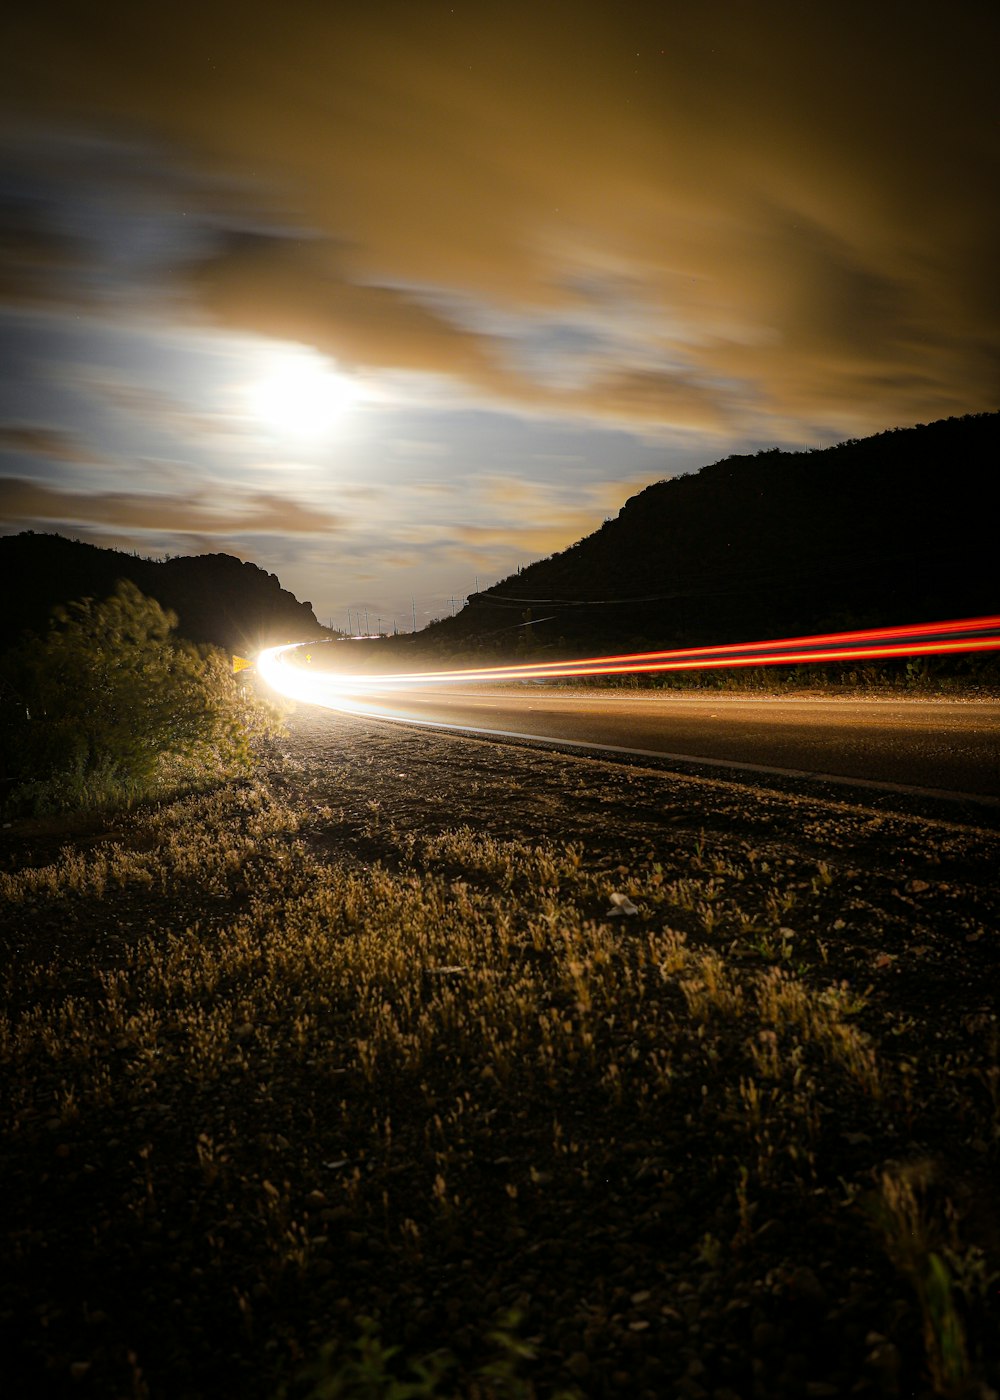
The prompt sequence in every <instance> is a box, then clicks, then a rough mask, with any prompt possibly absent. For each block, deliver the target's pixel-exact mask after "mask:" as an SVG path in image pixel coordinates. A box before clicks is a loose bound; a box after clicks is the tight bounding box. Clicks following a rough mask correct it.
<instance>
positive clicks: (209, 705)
mask: <svg viewBox="0 0 1000 1400" xmlns="http://www.w3.org/2000/svg"><path fill="white" fill-rule="evenodd" d="M176 623H177V619H176V617H175V616H174V614H172V613H170V612H167V611H165V610H164V609H163V608H162V607H161V606H160V604H159V603H157V602H156V601H155V599H152V598H147V597H145V595H144V594H142V593H140V591H139V590H138V588H136V586H135V585H134V584H133V583H130V582H128V581H122V582H120V583H119V584H118V586H117V588H116V590H115V592H114V594H113V595H112V596H111V597H110V598H107V599H105V600H104V601H103V602H95V601H94V600H93V599H90V598H87V599H84V600H83V601H82V602H77V603H70V604H69V605H68V606H67V607H66V608H59V609H57V610H56V611H55V613H54V615H53V619H52V622H51V624H50V626H49V630H48V633H47V634H46V635H45V636H44V637H35V636H29V637H28V638H26V640H25V641H24V642H22V643H21V644H20V645H19V646H18V647H16V648H14V649H12V650H11V651H9V652H7V653H6V654H5V655H4V656H3V657H2V658H0V720H2V725H0V759H2V764H3V797H4V805H5V807H6V808H7V809H8V810H13V811H21V812H25V811H27V812H33V813H43V812H52V811H65V810H69V809H81V808H87V809H89V808H96V807H107V806H121V805H125V806H127V805H131V804H132V803H134V802H136V801H139V800H141V799H143V798H146V797H153V796H159V795H162V794H166V793H168V792H176V791H180V790H183V789H184V788H190V787H202V786H205V785H206V784H208V783H212V782H216V781H219V780H222V779H225V778H228V777H231V776H233V775H235V774H236V773H238V772H240V771H242V770H244V769H245V768H247V767H248V766H249V764H250V763H251V757H252V755H251V745H252V741H253V739H254V737H255V736H257V735H261V734H265V733H268V732H272V731H273V730H274V729H275V728H276V727H277V724H278V712H277V711H276V710H275V709H274V708H273V707H271V706H268V705H266V704H264V703H263V702H261V701H260V700H258V699H256V698H255V697H252V696H251V695H249V694H248V693H247V692H246V691H245V690H244V689H243V688H242V687H241V686H239V685H238V684H237V682H236V681H235V679H234V677H233V675H232V673H231V669H230V664H229V659H228V657H227V656H226V655H225V653H224V652H222V651H219V650H218V649H217V648H214V647H205V646H195V645H194V644H192V643H190V642H186V641H184V640H182V639H181V638H179V637H177V636H176V635H175V634H174V628H175V626H176Z"/></svg>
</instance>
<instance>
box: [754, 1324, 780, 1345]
mask: <svg viewBox="0 0 1000 1400" xmlns="http://www.w3.org/2000/svg"><path fill="white" fill-rule="evenodd" d="M780 1344H781V1328H780V1327H775V1325H774V1323H773V1322H758V1323H757V1325H756V1327H755V1328H754V1329H753V1335H752V1337H751V1339H750V1345H751V1346H752V1348H753V1350H754V1351H770V1350H771V1348H772V1347H776V1346H780Z"/></svg>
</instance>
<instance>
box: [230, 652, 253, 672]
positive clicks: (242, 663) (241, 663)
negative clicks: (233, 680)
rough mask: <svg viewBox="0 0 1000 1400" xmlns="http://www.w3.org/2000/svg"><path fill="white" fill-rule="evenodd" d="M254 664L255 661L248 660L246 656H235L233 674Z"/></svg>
mask: <svg viewBox="0 0 1000 1400" xmlns="http://www.w3.org/2000/svg"><path fill="white" fill-rule="evenodd" d="M252 666H253V662H252V661H248V660H247V659H246V657H245V656H234V657H233V675H235V674H236V672H237V671H245V670H247V669H248V667H252Z"/></svg>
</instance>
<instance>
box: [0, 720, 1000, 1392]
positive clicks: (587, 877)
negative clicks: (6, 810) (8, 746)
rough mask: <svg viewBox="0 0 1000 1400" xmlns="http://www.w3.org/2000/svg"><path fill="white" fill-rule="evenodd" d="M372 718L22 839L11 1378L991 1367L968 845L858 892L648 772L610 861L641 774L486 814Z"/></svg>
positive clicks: (13, 965) (982, 942) (7, 1176)
mask: <svg viewBox="0 0 1000 1400" xmlns="http://www.w3.org/2000/svg"><path fill="white" fill-rule="evenodd" d="M384 743H385V745H386V748H385V753H386V754H390V748H389V745H390V740H389V739H385V740H384ZM420 743H423V744H424V745H425V747H426V750H427V754H428V755H429V757H428V764H431V762H432V760H433V763H434V765H435V768H434V771H436V772H437V774H438V788H437V790H436V791H437V792H438V794H439V795H441V794H443V797H442V800H444V798H446V797H447V791H453V792H454V794H455V799H454V803H453V806H454V809H455V813H456V814H460V811H461V799H460V798H459V797H458V796H457V794H458V792H459V789H458V788H457V787H455V784H456V783H457V782H458V776H457V775H456V774H455V773H452V774H448V775H445V776H446V777H447V783H445V780H444V778H443V777H442V776H441V768H440V763H439V762H438V760H437V759H436V757H435V755H437V754H438V753H441V752H444V749H443V748H442V747H441V745H442V744H443V741H438V740H434V739H433V738H428V739H426V740H419V741H418V740H414V746H415V747H414V749H413V751H412V752H411V755H410V758H409V759H408V760H407V765H408V767H409V768H410V771H409V772H408V773H396V772H395V769H398V768H399V767H400V763H401V760H400V759H399V758H398V757H394V755H395V754H396V752H397V750H396V749H392V750H391V754H390V757H389V758H387V759H386V763H390V762H391V763H394V765H395V769H394V770H393V772H394V775H395V779H396V780H397V782H398V783H399V784H400V785H401V786H402V787H406V788H407V789H408V790H409V791H410V792H411V793H412V792H413V791H414V790H415V788H416V787H417V786H418V782H419V778H418V775H417V759H418V758H419V754H420V752H421V750H420V748H419V744H420ZM347 744H349V745H350V746H351V747H350V749H348V748H347V747H346V745H347ZM435 744H437V745H438V747H434V745H435ZM358 749H359V742H358V740H357V737H356V734H355V733H354V732H353V731H352V732H351V734H350V735H349V738H348V740H347V741H346V744H345V755H347V754H350V755H351V756H350V757H347V756H345V757H344V759H343V761H342V764H341V767H340V768H339V769H334V770H332V771H329V770H328V771H327V772H326V773H325V774H321V773H319V771H318V769H319V765H318V764H314V765H313V766H312V771H311V772H308V771H306V770H307V769H308V767H309V765H306V767H305V768H303V766H302V765H300V766H299V767H298V768H297V767H296V765H295V763H294V762H292V763H291V764H289V763H288V762H286V763H284V764H282V763H280V762H278V761H277V760H275V764H274V766H272V767H271V768H270V769H269V770H262V771H261V772H259V773H258V774H257V775H256V776H254V777H248V778H244V779H241V780H239V781H236V782H233V783H231V784H230V785H228V786H226V787H224V788H222V789H220V790H218V791H215V792H213V793H208V794H197V793H195V794H191V795H188V796H186V797H185V798H183V799H182V800H179V801H175V802H173V803H166V804H161V805H160V806H158V807H154V808H149V807H147V808H143V809H140V810H139V811H136V812H133V813H132V814H130V815H121V816H119V818H118V819H117V822H116V824H115V825H114V826H113V827H103V828H101V829H99V830H95V831H93V832H91V834H90V835H88V836H78V837H76V838H75V839H73V840H70V841H65V840H63V838H60V837H58V836H53V837H48V838H44V837H41V836H34V837H32V836H30V835H24V836H21V837H19V838H18V839H17V840H15V841H14V842H13V844H12V845H11V847H10V851H9V854H8V857H7V860H6V864H5V869H4V871H3V873H2V874H0V898H2V899H3V901H4V904H5V906H6V908H7V909H8V911H9V920H8V925H7V931H6V933H5V934H4V935H3V941H2V945H0V946H2V949H3V961H2V972H0V976H2V978H3V1002H4V1005H5V1008H6V1009H5V1011H4V1013H3V1015H2V1017H0V1065H2V1074H0V1086H2V1087H0V1167H2V1171H3V1179H4V1181H5V1192H4V1199H3V1211H4V1214H5V1216H6V1219H5V1220H4V1224H3V1235H4V1241H5V1248H6V1254H7V1258H8V1265H7V1267H6V1269H5V1270H4V1271H3V1273H2V1275H0V1318H2V1321H3V1326H4V1330H5V1332H6V1335H7V1340H6V1342H5V1344H4V1352H3V1369H4V1373H5V1379H6V1380H7V1381H8V1383H9V1384H10V1386H11V1393H12V1394H25V1395H27V1394H31V1395H41V1394H52V1395H61V1394H66V1395H73V1396H79V1397H85V1396H100V1397H111V1396H115V1397H117V1396H125V1395H128V1396H135V1397H147V1396H148V1397H151V1398H152V1400H155V1397H160V1396H164V1397H165V1396H186V1397H195V1396H205V1397H208V1396H229V1395H240V1396H244V1397H268V1400H278V1397H282V1400H307V1398H308V1400H334V1397H371V1398H372V1400H374V1397H380V1400H381V1397H395V1400H408V1397H419V1396H440V1397H446V1396H448V1397H459V1396H463V1397H464V1396H467V1397H479V1400H488V1398H489V1397H508V1396H521V1397H531V1396H551V1395H563V1396H619V1395H620V1396H627V1397H642V1396H645V1397H659V1396H666V1395H678V1396H683V1397H688V1400H700V1398H701V1397H709V1396H710V1397H713V1400H733V1398H734V1397H744V1400H748V1398H749V1397H751V1396H761V1397H764V1396H766V1397H784V1396H788V1397H805V1396H808V1397H813V1400H819V1398H820V1397H824V1396H837V1395H842V1394H843V1395H847V1394H861V1395H871V1396H876V1397H881V1396H884V1397H896V1396H903V1395H906V1396H909V1395H918V1396H919V1395H925V1396H931V1395H938V1396H945V1397H951V1400H964V1398H965V1397H970V1400H971V1397H981V1398H982V1400H986V1397H987V1396H989V1395H991V1394H992V1393H993V1391H995V1390H996V1388H997V1387H998V1386H1000V1345H998V1336H1000V1329H998V1326H997V1322H998V1288H1000V1218H998V1216H997V1213H996V1204H995V1181H996V1172H997V1164H998V1159H1000V1043H998V1022H997V1015H996V1007H995V998H994V994H993V993H992V992H991V990H990V988H991V987H993V988H995V985H996V983H995V975H996V957H997V935H996V925H995V922H994V923H992V924H991V923H990V922H989V919H990V918H991V916H995V899H994V896H993V893H992V892H991V889H990V885H989V882H988V880H986V878H985V876H983V879H982V881H981V882H980V883H978V884H977V876H976V872H977V871H978V872H979V873H980V875H982V873H983V872H985V871H988V870H989V869H990V868H995V865H991V862H994V861H995V857H996V854H997V852H996V844H997V842H996V838H995V837H993V836H991V835H989V834H988V833H983V832H973V831H971V830H969V829H967V828H961V827H960V826H954V827H951V828H949V827H948V826H947V825H942V826H940V827H938V828H936V843H935V845H934V847H933V850H932V849H931V846H930V844H929V843H928V841H927V840H926V838H924V839H923V842H922V844H921V843H920V842H918V841H916V840H914V842H913V845H912V847H910V848H907V852H906V853H905V854H904V853H903V851H902V848H901V850H900V854H899V858H898V869H897V871H896V873H895V874H894V875H890V876H889V877H888V881H889V882H888V883H886V880H885V879H883V878H882V876H881V875H878V876H876V875H875V874H873V873H872V871H870V870H867V869H866V868H865V863H864V856H863V855H862V856H861V857H860V858H859V853H858V849H857V848H856V846H855V847H854V848H852V847H851V842H850V841H848V840H847V839H846V838H844V839H843V840H841V841H839V842H838V840H837V839H834V838H835V836H836V823H837V822H838V821H840V822H841V823H842V826H843V829H844V830H846V828H847V823H848V817H847V816H846V815H844V814H843V813H841V814H840V815H838V813H837V812H832V808H830V809H829V810H826V811H825V815H824V820H825V821H826V822H827V823H828V828H829V830H828V833H827V835H825V836H824V838H823V839H824V842H825V846H826V849H827V855H826V858H817V856H816V854H815V851H814V847H815V844H816V841H817V840H818V839H819V837H818V835H817V832H818V831H819V829H820V828H819V823H818V819H817V818H815V814H814V816H813V818H812V821H813V825H810V822H809V821H806V820H805V818H804V817H803V816H802V814H801V812H796V813H793V823H796V824H797V825H798V828H799V837H800V839H799V844H798V845H795V844H792V845H788V844H786V845H784V846H778V845H776V844H775V841H774V839H773V838H769V837H768V836H767V835H766V834H763V833H761V834H760V836H759V839H758V837H757V836H755V835H754V834H753V831H752V824H751V825H746V824H744V827H743V828H742V830H737V829H736V826H735V819H733V818H732V817H731V816H727V815H725V812H724V811H723V807H722V806H720V807H719V812H720V813H722V815H721V816H719V827H718V830H715V831H713V830H712V829H711V824H710V822H709V818H710V816H711V811H710V807H711V801H712V797H711V794H712V792H716V791H717V792H718V793H720V794H721V793H723V791H724V787H723V785H722V784H715V786H714V787H712V788H709V787H706V788H705V789H704V794H703V795H704V806H703V809H702V811H703V814H704V819H705V821H706V822H709V831H708V833H707V834H706V833H705V832H701V833H699V832H697V831H695V832H690V831H688V830H687V829H682V828H676V827H674V828H671V827H670V825H669V823H670V822H671V821H673V820H674V812H673V810H672V809H671V808H670V801H675V802H676V805H677V810H678V811H680V810H681V809H682V808H683V807H684V806H685V805H686V804H687V803H688V798H689V791H688V789H683V790H680V789H679V790H678V792H679V793H680V796H678V795H677V792H674V795H673V797H672V798H671V797H670V794H671V792H672V791H673V790H672V789H671V788H670V786H669V785H670V782H671V780H670V779H669V778H662V777H661V778H659V779H657V781H658V782H659V783H660V787H659V788H658V789H657V791H659V792H660V793H661V798H660V804H661V805H660V807H659V809H658V820H659V822H660V827H659V830H660V832H661V835H662V839H661V840H659V841H658V842H651V843H649V844H648V846H646V847H645V848H644V849H643V850H636V851H632V852H631V853H627V854H626V853H624V848H623V847H621V846H616V844H615V839H616V838H615V831H616V828H624V827H625V826H626V825H627V823H628V818H629V813H630V812H631V814H632V815H633V816H635V815H636V812H637V805H636V804H637V800H638V799H637V796H636V793H637V791H638V790H633V792H632V794H631V798H630V802H631V806H630V805H629V802H626V801H622V802H619V803H618V805H617V806H616V807H610V806H605V807H604V808H603V809H602V810H603V813H604V817H603V825H602V827H601V828H600V829H597V828H595V829H594V831H593V833H592V837H593V839H592V840H588V839H583V840H580V841H576V840H574V841H572V842H570V843H567V842H565V841H559V840H554V839H551V838H550V837H548V836H546V835H544V834H543V835H537V834H533V835H521V836H509V837H508V836H504V835H501V834H499V832H498V831H497V830H494V829H491V827H490V824H489V823H488V822H483V821H479V820H471V821H470V822H468V823H463V822H462V821H461V820H460V819H457V818H456V816H455V815H453V817H452V820H451V822H450V824H442V823H440V822H424V823H418V822H415V821H409V820H397V819H396V815H398V814H396V815H394V812H393V806H392V800H391V798H392V793H393V792H394V791H395V789H393V788H391V786H390V785H389V784H388V782H386V783H385V784H383V783H382V781H381V778H382V770H380V769H379V767H378V762H377V760H376V758H375V754H376V750H375V749H374V748H371V749H369V750H368V752H367V753H365V752H364V751H362V752H361V753H359V752H358ZM463 752H464V750H463ZM456 761H457V760H456ZM560 761H561V760H558V759H553V760H552V763H553V764H556V763H558V762H560ZM518 763H520V768H521V769H523V770H524V771H525V772H528V771H529V770H530V767H531V765H535V766H536V767H537V766H538V764H539V759H538V757H537V756H535V757H531V756H529V757H527V758H523V760H518V759H517V757H516V755H515V757H514V758H513V759H512V761H511V775H510V784H511V786H510V791H511V792H514V791H516V783H515V781H514V777H513V774H514V773H515V772H516V771H519V770H518ZM350 764H353V765H354V769H353V772H354V773H355V774H356V775H357V776H356V777H352V773H351V772H350V771H349V765H350ZM385 771H386V773H388V771H389V770H388V769H386V770H385ZM572 771H573V773H574V774H577V775H580V774H583V775H584V776H583V777H579V776H578V777H577V778H576V779H575V780H576V781H579V782H589V781H592V782H593V783H594V784H595V790H596V785H597V783H598V781H599V780H598V779H597V778H594V779H591V778H590V777H589V776H588V775H590V774H598V773H599V768H598V767H596V766H591V767H589V768H584V767H583V766H581V765H579V764H577V765H576V766H575V767H574V768H573V770H572ZM483 772H484V777H483V779H482V781H483V782H484V783H485V782H488V781H493V782H495V783H497V784H498V785H499V786H500V787H502V786H503V782H504V777H503V775H498V774H497V773H496V772H495V771H494V772H493V773H492V776H491V774H490V770H489V768H488V766H485V764H484V769H483ZM565 772H566V773H567V774H568V773H569V772H570V769H569V768H568V767H567V768H566V770H565ZM461 778H462V781H463V782H465V783H466V785H467V786H468V787H469V788H475V787H476V786H477V785H478V783H479V781H480V779H479V777H478V775H477V773H476V772H474V771H473V769H472V766H471V765H469V764H468V761H467V760H466V763H465V767H463V770H462V774H461ZM324 781H325V783H326V785H327V786H326V788H325V789H324V788H323V787H322V783H323V782H324ZM553 781H554V782H555V781H556V779H555V778H554V779H553ZM559 781H562V782H563V783H564V784H565V783H566V779H565V778H563V779H560V780H559ZM600 781H604V780H600ZM352 783H354V785H355V788H356V790H357V794H358V797H357V811H358V812H360V813H363V816H360V817H359V818H358V820H359V821H361V822H363V825H364V832H363V833H362V834H363V835H364V840H365V842H366V843H367V845H366V847H365V848H364V849H365V851H366V852H367V854H366V855H365V857H364V858H361V854H362V848H361V847H359V846H358V843H357V841H356V840H353V839H348V837H347V836H346V835H344V832H345V831H346V827H345V826H344V821H345V818H344V814H343V812H341V811H340V810H339V809H338V808H337V807H336V805H335V804H336V803H337V802H338V801H342V800H344V798H345V794H347V793H349V792H350V791H351V784H352ZM448 784H451V787H450V788H449V787H448ZM400 790H401V789H400ZM568 790H569V789H568V787H567V788H566V791H567V793H568ZM650 791H651V789H650ZM643 792H645V789H644V790H643ZM487 798H488V800H489V802H491V803H494V806H495V808H496V810H498V811H499V810H500V808H499V804H496V803H495V801H494V798H493V797H492V795H491V794H487ZM600 798H601V801H602V802H606V801H607V800H608V798H607V793H606V790H602V791H601V793H600ZM595 800H596V798H595ZM644 800H646V799H644ZM771 800H772V801H773V802H775V803H779V802H780V801H781V800H782V799H780V798H772V799H771ZM721 801H722V799H721V798H720V799H719V802H720V803H721ZM726 801H728V802H730V803H731V802H732V801H733V798H732V795H731V794H729V796H728V797H726ZM524 805H525V809H527V807H528V805H529V802H528V799H527V797H526V796H525V804H524ZM726 810H728V809H726ZM817 810H818V808H817ZM831 812H832V815H831ZM723 818H724V820H723ZM651 820H652V818H650V817H649V816H648V814H647V817H646V829H647V830H648V829H649V822H650V821H651ZM358 830H360V828H358ZM887 830H888V828H884V829H883V832H884V833H885V832H886V831H887ZM830 832H832V833H833V834H832V835H830V834H829V833H830ZM851 839H852V840H853V839H854V838H853V837H852V838H851ZM60 843H61V846H60ZM597 852H601V853H602V854H601V856H600V858H598V855H597V854H596V853H597ZM920 862H924V863H923V864H920ZM928 862H930V863H932V864H933V865H934V867H935V869H936V870H937V872H938V873H937V876H936V877H933V878H934V883H933V885H932V883H931V879H929V878H927V877H926V868H925V867H926V864H927V863H928ZM914 867H916V869H915V868H914ZM917 870H919V875H918V873H916V871H917ZM970 872H971V874H970ZM990 1387H992V1390H991V1389H990Z"/></svg>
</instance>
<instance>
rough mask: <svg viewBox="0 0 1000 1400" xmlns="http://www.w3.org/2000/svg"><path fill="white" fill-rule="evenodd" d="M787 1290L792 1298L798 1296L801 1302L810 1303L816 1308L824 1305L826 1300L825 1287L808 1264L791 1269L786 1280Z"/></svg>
mask: <svg viewBox="0 0 1000 1400" xmlns="http://www.w3.org/2000/svg"><path fill="white" fill-rule="evenodd" d="M788 1290H789V1292H790V1293H791V1295H792V1297H793V1298H799V1299H801V1301H802V1302H803V1303H810V1304H812V1305H813V1306H814V1307H817V1308H819V1307H824V1306H825V1304H826V1301H827V1296H826V1289H825V1288H824V1287H823V1285H822V1284H821V1283H820V1281H819V1279H818V1278H817V1277H816V1275H815V1273H813V1271H812V1269H810V1268H809V1266H808V1264H801V1265H800V1266H799V1267H798V1268H797V1269H793V1271H792V1273H791V1276H790V1277H789V1280H788Z"/></svg>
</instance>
